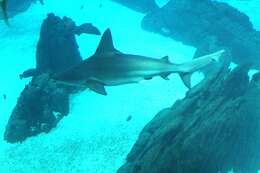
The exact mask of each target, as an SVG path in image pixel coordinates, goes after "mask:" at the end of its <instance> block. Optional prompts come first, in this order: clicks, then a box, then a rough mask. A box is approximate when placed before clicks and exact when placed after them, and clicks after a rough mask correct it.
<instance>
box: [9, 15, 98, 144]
mask: <svg viewBox="0 0 260 173" xmlns="http://www.w3.org/2000/svg"><path fill="white" fill-rule="evenodd" d="M82 33H91V34H96V35H98V34H99V31H98V29H97V28H95V27H94V26H92V25H91V24H86V25H84V24H83V25H80V27H79V29H77V26H76V25H75V23H74V22H73V21H72V19H70V18H67V17H64V18H63V19H61V18H59V17H57V16H55V15H54V14H49V15H48V17H47V19H45V20H44V22H43V24H42V28H41V35H40V40H39V43H38V46H37V55H36V59H37V60H36V61H37V66H36V69H29V70H26V71H25V72H23V73H22V74H21V75H20V78H21V79H23V78H26V77H31V76H33V78H32V81H31V82H30V83H29V84H28V85H26V87H25V88H24V90H23V91H22V93H21V95H20V97H19V99H18V102H17V104H16V106H15V108H14V110H13V112H12V114H11V116H10V118H9V121H8V124H7V126H6V130H5V134H4V139H5V140H6V141H8V142H10V143H15V142H21V141H24V140H25V139H26V138H27V137H30V136H35V135H37V134H39V133H42V132H45V133H48V132H49V131H50V130H51V129H52V128H54V127H56V125H57V123H58V122H59V121H60V119H61V118H62V117H64V116H65V115H67V114H68V113H69V95H70V94H72V93H75V92H78V91H80V90H82V88H76V87H72V86H64V85H61V84H59V83H56V82H55V81H54V80H51V78H50V75H53V74H54V73H61V72H63V71H65V70H67V69H69V68H70V67H71V66H73V65H76V64H78V63H80V62H81V61H82V58H81V56H80V53H79V51H78V45H77V43H76V39H75V34H78V35H80V34H82Z"/></svg>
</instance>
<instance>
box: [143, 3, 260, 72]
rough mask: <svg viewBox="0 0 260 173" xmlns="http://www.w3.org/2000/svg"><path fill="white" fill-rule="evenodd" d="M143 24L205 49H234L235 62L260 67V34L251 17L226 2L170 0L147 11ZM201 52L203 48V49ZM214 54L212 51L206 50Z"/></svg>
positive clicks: (232, 52) (232, 50)
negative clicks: (214, 45)
mask: <svg viewBox="0 0 260 173" xmlns="http://www.w3.org/2000/svg"><path fill="white" fill-rule="evenodd" d="M142 27H143V28H144V29H146V30H148V31H152V32H156V33H160V34H162V35H165V36H168V37H171V38H173V39H175V40H178V41H181V42H183V43H184V44H188V45H192V46H194V47H196V48H202V45H207V44H209V42H208V41H209V40H212V38H213V39H215V44H217V45H218V46H220V47H226V48H228V49H229V50H230V51H231V54H232V57H233V58H232V61H233V62H235V63H237V64H240V65H244V64H252V65H253V67H254V68H257V69H260V57H259V56H260V36H259V33H258V32H257V31H255V30H254V29H253V26H252V24H251V22H250V20H249V18H248V17H247V16H246V15H245V14H243V13H241V12H240V11H238V10H237V9H235V8H233V7H231V6H229V5H228V4H226V3H222V2H216V1H211V0H203V1H202V0H178V1H170V2H169V3H167V4H166V5H165V6H163V7H162V8H160V9H157V10H154V11H152V12H150V13H149V14H147V15H146V16H145V17H144V19H143V21H142ZM199 51H200V50H199ZM207 53H210V52H206V54H207Z"/></svg>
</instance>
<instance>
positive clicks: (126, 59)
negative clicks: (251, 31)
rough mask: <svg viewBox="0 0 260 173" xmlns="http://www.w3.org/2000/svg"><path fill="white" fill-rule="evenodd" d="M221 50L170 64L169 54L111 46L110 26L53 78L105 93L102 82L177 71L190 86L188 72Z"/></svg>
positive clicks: (135, 79) (122, 81)
mask: <svg viewBox="0 0 260 173" xmlns="http://www.w3.org/2000/svg"><path fill="white" fill-rule="evenodd" d="M223 52H224V51H222V50H221V51H218V52H216V53H213V54H210V55H206V56H203V57H200V58H197V59H195V60H192V61H190V62H187V63H183V64H173V63H171V62H170V61H169V60H168V57H167V56H166V57H163V58H161V59H154V58H149V57H144V56H139V55H131V54H124V53H122V52H120V51H118V50H116V49H115V48H114V46H113V41H112V36H111V32H110V30H109V29H108V30H106V31H105V32H104V34H103V36H102V38H101V41H100V44H99V46H98V48H97V50H96V53H95V54H94V55H93V56H91V57H90V58H88V59H86V60H84V61H83V62H82V63H81V64H79V65H76V66H74V67H72V68H71V69H69V70H68V71H66V72H64V73H61V74H59V75H56V76H55V77H54V79H55V80H57V81H60V82H62V83H64V84H68V85H81V86H86V87H88V88H90V89H91V90H93V91H95V92H97V93H99V94H103V95H106V94H107V93H106V91H105V88H104V86H115V85H122V84H128V83H137V82H140V81H142V80H149V79H152V78H153V77H154V76H161V77H162V78H164V79H168V75H169V74H171V73H179V74H180V76H181V77H182V79H183V82H184V84H185V85H186V86H187V87H189V88H190V74H191V73H192V72H194V71H197V70H199V69H201V68H203V67H204V66H206V65H208V64H210V63H211V62H213V61H216V59H217V58H219V57H220V56H221V54H222V53H223Z"/></svg>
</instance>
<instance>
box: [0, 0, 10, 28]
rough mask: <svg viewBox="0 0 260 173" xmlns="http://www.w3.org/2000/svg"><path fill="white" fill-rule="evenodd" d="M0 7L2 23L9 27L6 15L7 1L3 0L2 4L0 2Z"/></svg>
mask: <svg viewBox="0 0 260 173" xmlns="http://www.w3.org/2000/svg"><path fill="white" fill-rule="evenodd" d="M0 5H1V9H2V13H3V17H4V21H5V23H6V25H8V26H9V21H8V15H7V0H3V1H2V2H0Z"/></svg>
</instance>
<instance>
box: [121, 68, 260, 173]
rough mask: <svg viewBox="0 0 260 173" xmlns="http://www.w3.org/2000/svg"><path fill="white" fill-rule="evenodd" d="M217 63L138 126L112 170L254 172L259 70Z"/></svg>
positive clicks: (259, 141)
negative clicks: (123, 156)
mask: <svg viewBox="0 0 260 173" xmlns="http://www.w3.org/2000/svg"><path fill="white" fill-rule="evenodd" d="M247 73H248V67H238V68H236V69H235V70H233V71H229V70H228V68H223V69H221V70H220V71H218V72H216V73H215V75H214V76H213V75H212V76H211V77H210V78H207V79H205V80H204V81H203V82H201V83H200V84H199V85H197V86H196V87H194V88H192V89H191V90H190V91H189V92H188V93H187V95H186V97H185V98H184V99H182V100H178V101H177V102H176V103H175V104H174V105H173V106H172V107H171V108H168V109H164V110H162V111H161V112H159V113H158V114H157V115H156V116H155V117H154V119H153V120H152V121H151V122H150V123H148V124H147V125H146V126H145V128H144V129H143V130H142V132H141V134H140V136H139V139H138V140H137V142H136V143H135V145H134V147H133V148H132V150H131V152H130V153H129V154H128V156H127V162H126V163H125V164H124V165H123V166H122V167H121V168H120V169H119V170H118V173H147V172H149V173H170V172H175V173H191V172H196V173H205V172H207V173H216V172H227V171H228V170H231V169H233V170H234V172H246V173H256V172H257V170H258V169H260V152H258V151H259V145H260V104H259V103H260V73H257V74H255V75H254V77H253V79H252V80H251V81H249V77H248V75H247Z"/></svg>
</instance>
